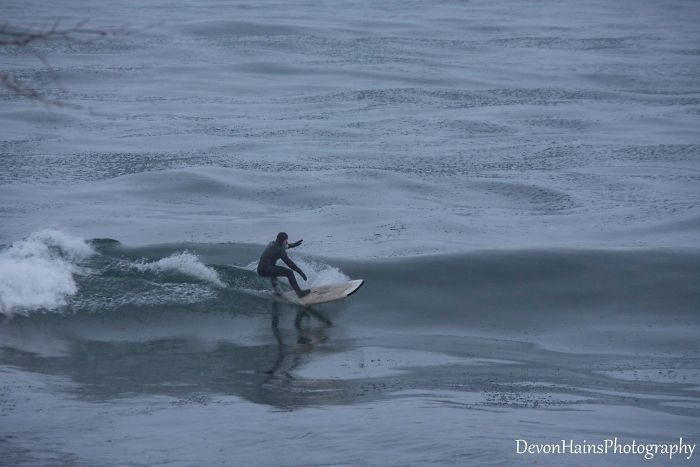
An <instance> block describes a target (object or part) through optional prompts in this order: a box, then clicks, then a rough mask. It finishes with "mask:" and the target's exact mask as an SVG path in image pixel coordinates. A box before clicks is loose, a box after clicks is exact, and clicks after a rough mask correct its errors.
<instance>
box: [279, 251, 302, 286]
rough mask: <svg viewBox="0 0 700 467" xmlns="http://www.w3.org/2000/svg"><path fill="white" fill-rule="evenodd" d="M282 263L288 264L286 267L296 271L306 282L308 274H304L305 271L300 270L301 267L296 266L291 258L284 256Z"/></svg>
mask: <svg viewBox="0 0 700 467" xmlns="http://www.w3.org/2000/svg"><path fill="white" fill-rule="evenodd" d="M282 261H284V264H286V265H287V266H289V267H290V268H291V269H293V270H294V271H296V272H297V273H298V274H299V275H300V276H301V277H303V278H304V280H306V274H304V271H302V270H301V269H300V268H299V266H297V265H296V264H294V261H292V260H291V259H290V258H289V256H287V255H284V256H283V257H282Z"/></svg>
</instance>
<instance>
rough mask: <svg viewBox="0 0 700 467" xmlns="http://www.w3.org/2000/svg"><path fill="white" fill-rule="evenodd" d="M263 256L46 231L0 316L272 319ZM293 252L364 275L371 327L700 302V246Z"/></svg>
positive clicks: (544, 318) (498, 322) (618, 318)
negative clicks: (408, 254)
mask: <svg viewBox="0 0 700 467" xmlns="http://www.w3.org/2000/svg"><path fill="white" fill-rule="evenodd" d="M261 249H262V247H258V246H255V245H242V244H241V245H236V244H194V243H187V244H172V245H156V246H150V247H125V246H123V245H122V244H120V243H119V242H117V241H114V240H99V239H98V240H91V241H84V240H82V239H80V238H77V237H73V236H70V235H68V234H65V233H63V232H60V231H51V230H45V231H40V232H36V233H33V234H32V235H30V236H29V237H28V238H26V239H24V240H21V241H18V242H16V243H13V244H12V245H10V246H8V247H5V248H4V249H3V250H0V287H1V288H0V303H1V304H2V313H3V314H5V315H6V316H12V315H17V314H22V315H31V314H32V312H40V314H42V313H58V314H71V315H76V316H77V317H79V316H80V315H81V314H84V313H108V311H109V310H115V309H120V310H124V311H127V310H128V311H129V312H130V313H136V314H141V313H143V314H147V313H149V312H152V311H154V310H161V311H162V310H164V309H176V310H178V311H185V312H188V313H193V312H205V313H206V312H210V311H212V310H227V312H230V313H233V314H237V313H250V312H253V313H256V312H257V313H261V314H265V313H267V311H268V305H269V298H270V297H269V294H268V292H269V283H268V280H267V279H264V278H261V277H259V276H258V275H257V273H256V272H255V268H256V265H257V260H254V258H256V257H257V256H258V254H259V253H260V251H259V250H261ZM290 255H291V256H292V257H294V259H295V262H296V263H297V264H298V265H299V266H300V267H301V268H302V269H303V270H304V271H305V272H306V273H307V276H308V280H307V281H306V282H305V281H303V280H301V279H299V280H300V284H301V285H302V286H306V287H313V286H318V285H323V284H328V283H334V282H341V281H344V280H349V279H350V278H351V277H353V278H364V279H365V280H366V281H367V285H366V286H365V287H364V288H363V290H362V293H361V294H358V296H357V297H355V298H353V300H352V301H348V303H347V306H350V307H351V308H353V309H354V308H357V310H353V311H352V312H351V313H352V314H353V316H356V317H362V318H363V319H369V320H370V321H372V320H374V319H375V318H376V317H381V318H383V319H386V318H388V317H389V316H396V317H398V316H400V317H401V320H402V325H404V326H412V325H418V324H426V322H431V323H432V324H431V325H433V326H435V325H437V324H439V323H446V324H447V323H452V324H453V325H458V326H464V329H465V330H466V329H468V328H469V327H470V326H471V325H472V324H479V323H481V324H484V325H486V324H489V323H491V324H493V325H495V326H496V327H501V328H503V329H508V328H515V327H517V326H519V325H525V324H526V323H527V322H528V321H531V322H535V323H537V322H540V323H543V322H548V323H550V324H551V325H554V324H555V323H558V324H560V325H565V324H571V323H577V322H584V321H586V320H588V321H594V320H596V319H602V320H603V322H608V323H610V322H623V321H624V320H627V319H642V320H644V319H650V320H654V319H660V318H661V317H665V318H668V317H669V316H671V315H672V314H674V313H676V314H680V315H682V316H688V315H689V314H693V313H695V312H697V310H698V308H699V307H700V290H699V289H698V288H697V283H698V279H700V254H699V253H698V252H697V251H695V250H686V251H683V252H680V251H672V250H652V251H649V250H645V251H601V250H599V251H594V250H584V251H580V250H579V251H574V250H554V251H546V250H526V251H487V252H478V253H470V254H459V255H438V256H427V257H418V258H412V259H399V260H390V261H368V262H340V263H337V264H339V265H340V266H338V265H329V264H327V262H326V261H323V260H320V259H315V258H312V257H307V256H303V255H300V254H297V253H296V252H290ZM283 282H286V281H283ZM163 307H165V308H163ZM368 308H371V309H372V311H371V312H368V313H367V315H365V314H364V313H366V310H367V309H368ZM256 310H257V311H256ZM358 313H359V314H358ZM645 317H646V318H645ZM78 319H79V318H78Z"/></svg>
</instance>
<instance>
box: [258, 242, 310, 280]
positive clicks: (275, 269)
mask: <svg viewBox="0 0 700 467" xmlns="http://www.w3.org/2000/svg"><path fill="white" fill-rule="evenodd" d="M290 248H293V246H291V244H290ZM278 259H281V260H282V261H284V263H285V264H286V265H287V266H289V267H290V268H292V269H293V270H295V271H296V272H298V273H299V275H301V276H302V277H303V276H304V273H303V272H301V269H299V267H298V266H297V265H296V264H294V261H292V260H291V259H289V256H287V251H286V250H285V248H284V245H282V244H281V243H279V242H276V241H275V242H270V243H269V244H268V245H267V247H266V248H265V251H263V253H262V255H261V256H260V261H258V274H260V275H261V276H263V277H271V278H272V283H273V285H275V278H276V277H286V278H287V280H288V281H289V284H290V285H291V286H292V288H293V289H294V291H295V292H300V291H301V289H300V288H299V284H297V280H296V278H295V277H294V273H293V272H292V271H291V270H289V269H287V268H285V267H283V266H277V265H276V264H275V263H276V262H277V260H278Z"/></svg>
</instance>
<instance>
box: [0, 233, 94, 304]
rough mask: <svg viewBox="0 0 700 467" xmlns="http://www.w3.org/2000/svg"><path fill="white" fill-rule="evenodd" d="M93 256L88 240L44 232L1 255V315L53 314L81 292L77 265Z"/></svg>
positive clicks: (11, 247)
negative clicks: (41, 311)
mask: <svg viewBox="0 0 700 467" xmlns="http://www.w3.org/2000/svg"><path fill="white" fill-rule="evenodd" d="M92 254H94V250H93V249H92V247H91V246H90V245H88V244H87V243H86V242H85V240H83V239H81V238H78V237H73V236H71V235H68V234H66V233H64V232H60V231H57V230H41V231H37V232H34V233H32V234H31V235H30V236H29V237H27V238H26V239H24V240H21V241H18V242H15V243H13V244H12V245H11V246H10V247H9V248H8V249H6V250H3V251H1V252H0V313H3V314H5V315H8V316H11V315H13V314H26V313H27V312H29V311H32V310H38V309H42V308H43V309H47V310H52V309H55V308H57V307H59V306H61V305H65V304H66V300H67V298H68V297H70V296H72V295H75V294H76V293H77V292H78V286H77V284H76V283H75V280H74V277H73V276H74V274H81V273H84V270H83V269H82V268H80V267H79V265H78V264H77V262H78V261H80V260H83V259H85V258H87V257H89V256H91V255H92Z"/></svg>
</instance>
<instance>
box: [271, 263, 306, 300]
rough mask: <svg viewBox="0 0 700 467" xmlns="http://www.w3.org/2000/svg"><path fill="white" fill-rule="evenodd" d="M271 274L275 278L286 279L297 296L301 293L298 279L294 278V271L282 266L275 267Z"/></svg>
mask: <svg viewBox="0 0 700 467" xmlns="http://www.w3.org/2000/svg"><path fill="white" fill-rule="evenodd" d="M270 272H271V273H272V274H271V275H272V276H273V277H286V278H287V280H288V281H289V285H291V286H292V288H293V289H294V291H295V292H296V293H297V295H298V294H299V293H300V292H301V289H300V288H299V284H297V279H296V277H294V271H292V270H291V269H287V268H285V267H282V266H273V267H272V269H271V270H270Z"/></svg>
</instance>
